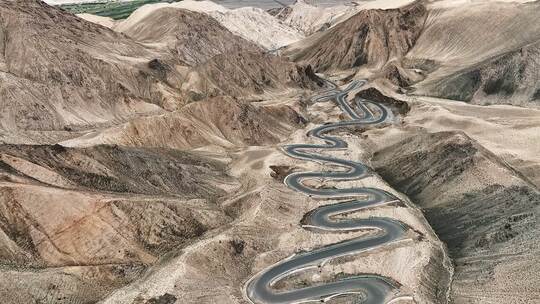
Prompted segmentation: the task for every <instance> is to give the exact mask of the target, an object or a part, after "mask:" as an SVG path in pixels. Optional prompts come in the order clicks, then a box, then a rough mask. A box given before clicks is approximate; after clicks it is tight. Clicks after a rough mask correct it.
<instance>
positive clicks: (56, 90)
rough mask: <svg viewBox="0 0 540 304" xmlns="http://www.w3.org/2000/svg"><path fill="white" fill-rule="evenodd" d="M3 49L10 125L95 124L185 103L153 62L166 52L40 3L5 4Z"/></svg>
mask: <svg viewBox="0 0 540 304" xmlns="http://www.w3.org/2000/svg"><path fill="white" fill-rule="evenodd" d="M59 24H62V26H59ZM0 50H2V52H0V107H1V108H2V109H3V110H2V114H0V117H1V120H0V121H1V122H0V128H1V129H3V130H6V131H13V132H16V131H20V130H40V131H43V130H51V131H58V130H64V129H66V130H71V129H79V128H88V127H91V126H95V125H99V124H111V123H112V122H118V121H122V120H125V119H127V118H128V117H132V116H134V115H136V114H140V113H148V112H155V111H159V110H161V109H160V106H161V105H163V104H166V103H170V104H171V106H173V107H174V105H175V104H178V103H179V100H176V99H175V95H176V93H174V92H173V90H172V88H171V87H170V86H169V85H167V83H165V82H163V81H161V80H160V79H159V78H158V77H156V75H155V73H154V71H152V69H151V68H150V67H149V66H148V62H149V61H151V60H152V59H154V58H156V57H157V56H160V54H158V53H154V52H151V51H148V50H147V49H145V48H144V47H142V46H141V45H139V44H138V43H136V42H134V41H132V40H130V39H128V38H126V37H125V36H123V35H121V34H118V33H116V32H113V31H111V30H109V29H106V28H104V27H102V26H99V25H96V24H93V23H90V22H87V21H84V20H82V19H80V18H77V17H76V16H74V15H71V14H68V13H66V12H64V11H61V10H59V9H57V8H53V7H49V6H47V5H46V4H44V3H42V2H39V1H34V0H28V1H5V0H4V1H2V2H0ZM171 100H174V101H171Z"/></svg>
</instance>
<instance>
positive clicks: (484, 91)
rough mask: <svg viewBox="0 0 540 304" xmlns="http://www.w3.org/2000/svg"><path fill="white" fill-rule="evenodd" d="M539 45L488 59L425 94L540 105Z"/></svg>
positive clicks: (429, 87)
mask: <svg viewBox="0 0 540 304" xmlns="http://www.w3.org/2000/svg"><path fill="white" fill-rule="evenodd" d="M539 79H540V42H537V43H534V44H530V45H526V46H523V47H521V48H519V49H518V50H515V51H511V52H507V53H505V54H502V55H499V56H496V57H495V58H491V59H488V60H486V61H484V62H481V63H479V64H476V65H474V66H472V67H467V68H466V69H464V70H462V71H459V72H457V73H455V74H453V75H450V76H448V77H445V78H443V79H441V80H438V81H432V82H430V83H424V84H422V93H424V94H427V95H431V96H436V97H442V98H448V99H455V100H461V101H468V102H472V103H477V104H486V103H496V104H519V105H528V104H533V105H536V106H538V105H540V83H539V82H538V80H539Z"/></svg>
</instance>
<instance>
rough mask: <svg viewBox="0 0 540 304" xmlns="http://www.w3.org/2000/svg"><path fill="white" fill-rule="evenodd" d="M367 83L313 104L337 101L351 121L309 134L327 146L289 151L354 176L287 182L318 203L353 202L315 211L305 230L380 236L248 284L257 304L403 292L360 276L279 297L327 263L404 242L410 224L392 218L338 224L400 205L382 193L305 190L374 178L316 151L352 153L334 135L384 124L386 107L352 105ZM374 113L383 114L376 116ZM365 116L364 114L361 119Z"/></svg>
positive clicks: (288, 262)
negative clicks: (283, 283)
mask: <svg viewBox="0 0 540 304" xmlns="http://www.w3.org/2000/svg"><path fill="white" fill-rule="evenodd" d="M329 83H330V82H329ZM365 83H366V81H363V80H362V81H354V82H352V83H350V84H349V85H348V86H347V88H345V89H344V90H340V89H339V88H338V87H337V86H336V85H334V84H332V83H330V84H331V85H332V89H331V90H328V91H325V92H323V93H321V94H320V95H318V96H315V97H313V98H312V101H314V102H324V101H328V100H334V101H335V102H336V103H337V104H338V106H339V107H340V108H341V110H342V111H343V112H344V113H345V114H347V115H348V116H349V117H350V120H348V121H341V122H336V123H328V124H324V125H322V126H319V127H317V128H314V129H312V130H311V131H309V132H308V136H310V137H315V138H318V139H320V140H322V141H324V144H295V145H288V146H285V147H283V151H284V152H285V153H286V154H287V155H289V156H290V157H294V158H298V159H303V160H308V161H315V162H318V163H322V164H331V165H334V166H335V165H337V166H340V167H343V168H346V169H348V170H343V171H322V172H299V173H293V174H290V175H289V176H287V177H286V178H285V184H286V185H287V186H288V187H290V188H291V189H294V190H296V191H299V192H301V193H304V194H306V195H309V196H311V197H317V198H328V199H330V198H348V199H349V200H346V201H342V202H339V203H337V204H332V205H326V206H322V207H319V208H317V209H314V210H312V211H310V212H309V213H308V214H307V215H306V217H305V219H304V221H305V223H304V228H305V229H311V230H314V231H317V230H318V231H330V232H342V231H355V230H360V229H375V230H378V233H377V234H376V235H375V236H370V237H361V238H356V239H352V240H348V241H345V242H341V243H337V244H333V245H329V246H325V247H322V248H319V249H316V250H313V251H310V252H304V253H299V254H296V255H293V256H291V257H289V258H288V259H285V260H283V261H281V262H279V263H277V264H274V265H272V266H271V267H269V268H267V269H265V270H263V271H261V272H260V273H258V274H257V275H256V276H254V277H253V278H252V279H251V280H250V281H249V282H248V283H247V284H246V293H247V296H248V298H249V299H250V300H251V301H252V302H253V303H276V304H277V303H307V302H325V301H327V300H329V299H331V298H334V297H337V296H342V295H348V294H358V295H360V296H362V299H363V300H364V302H363V303H368V304H375V303H385V302H387V301H388V300H389V299H390V298H391V296H392V291H393V290H395V289H396V288H397V287H396V286H394V283H393V282H392V281H391V280H389V279H387V278H384V277H382V276H377V275H368V274H366V275H359V276H355V277H351V278H347V279H343V280H336V281H334V282H330V283H325V284H324V285H319V286H312V287H305V288H300V289H295V290H287V291H278V290H275V289H273V287H272V286H273V285H274V284H275V283H277V282H278V281H280V280H282V279H284V278H286V277H287V276H289V275H291V274H293V273H297V272H299V271H302V270H306V269H309V268H317V267H320V266H322V265H324V264H325V263H326V262H328V261H330V260H332V259H335V258H338V257H342V256H346V255H352V254H358V253H360V252H363V251H366V250H370V249H373V248H376V247H379V246H383V245H385V244H388V243H391V242H394V241H397V240H399V239H402V238H403V235H404V232H405V231H406V229H407V228H406V226H405V224H403V223H401V222H399V221H396V220H394V219H390V218H376V217H370V218H366V219H354V218H352V219H336V218H335V217H336V216H337V215H339V214H344V213H350V212H356V211H360V210H362V209H364V208H368V207H373V206H376V205H383V204H387V203H390V202H395V201H397V200H398V199H397V198H396V197H395V196H393V195H392V194H390V193H388V192H386V191H383V190H381V189H376V188H363V187H362V188H360V187H357V188H347V189H335V188H321V189H314V188H310V187H308V186H306V185H304V183H303V181H305V180H309V179H324V180H334V181H344V180H358V179H362V178H364V177H366V176H367V175H368V169H367V167H366V166H365V165H363V164H362V163H359V162H353V161H349V160H345V159H339V158H334V157H331V156H327V155H321V154H317V153H314V152H310V150H311V151H313V150H314V149H316V150H319V151H320V150H337V149H345V148H347V142H345V141H344V140H342V139H340V138H339V137H336V136H331V135H328V133H329V132H330V131H333V130H336V129H339V128H343V127H350V126H364V125H374V124H378V123H381V122H384V121H385V120H386V119H387V118H388V115H389V111H388V110H387V109H386V108H385V107H384V106H382V105H380V104H377V103H375V102H372V101H368V100H364V99H359V98H357V99H355V108H353V107H351V105H350V104H349V103H348V102H347V95H348V93H349V92H350V91H352V90H354V89H357V88H359V87H361V86H363V85H364V84H365ZM368 105H371V107H368ZM371 109H377V111H376V112H378V113H376V114H378V115H377V117H375V116H376V114H375V113H373V112H372V110H371ZM358 112H360V113H358Z"/></svg>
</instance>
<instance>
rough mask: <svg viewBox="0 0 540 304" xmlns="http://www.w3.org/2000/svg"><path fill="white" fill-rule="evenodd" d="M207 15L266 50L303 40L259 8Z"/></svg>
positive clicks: (301, 36) (294, 31)
mask: <svg viewBox="0 0 540 304" xmlns="http://www.w3.org/2000/svg"><path fill="white" fill-rule="evenodd" d="M209 14H210V16H212V17H213V18H214V19H216V20H217V21H219V22H220V23H221V24H222V25H223V26H224V27H226V28H227V29H229V30H230V31H231V32H233V33H234V34H236V35H239V36H241V37H243V38H245V39H247V40H249V41H252V42H254V43H256V44H258V45H260V46H262V47H263V48H265V49H268V50H274V49H278V48H280V47H283V46H286V45H289V44H291V43H294V42H296V41H298V40H300V39H302V38H304V34H302V33H301V32H300V31H298V30H296V29H293V28H292V27H289V26H287V25H285V24H283V23H282V22H280V21H279V20H278V19H276V18H274V17H273V16H271V15H270V14H268V13H267V12H266V11H264V10H262V9H260V8H254V7H243V8H238V9H234V10H229V11H226V12H220V11H214V12H210V13H209Z"/></svg>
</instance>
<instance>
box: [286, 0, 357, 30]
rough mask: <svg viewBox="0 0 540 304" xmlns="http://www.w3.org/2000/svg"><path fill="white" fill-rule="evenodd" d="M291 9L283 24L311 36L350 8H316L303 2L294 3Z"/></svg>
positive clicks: (341, 6)
mask: <svg viewBox="0 0 540 304" xmlns="http://www.w3.org/2000/svg"><path fill="white" fill-rule="evenodd" d="M289 7H290V8H291V12H290V14H288V15H287V17H286V18H285V19H284V20H283V22H284V23H285V24H287V25H289V26H291V27H293V28H295V29H297V30H299V31H301V32H302V33H304V34H306V35H310V34H313V33H314V32H316V31H318V30H319V29H320V28H322V27H323V26H324V25H325V24H334V20H336V19H337V18H338V17H340V16H342V15H343V14H345V13H346V12H347V10H351V9H353V8H352V7H351V6H345V5H337V6H332V7H327V8H323V7H318V6H313V5H311V4H308V3H306V2H305V1H304V0H299V1H296V3H294V4H293V5H290V6H289Z"/></svg>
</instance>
